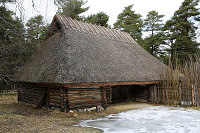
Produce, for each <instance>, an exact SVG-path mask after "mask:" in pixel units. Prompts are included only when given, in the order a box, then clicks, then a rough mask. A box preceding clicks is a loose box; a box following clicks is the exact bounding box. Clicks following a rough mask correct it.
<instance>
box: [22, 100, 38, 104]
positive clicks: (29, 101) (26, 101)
mask: <svg viewBox="0 0 200 133" xmlns="http://www.w3.org/2000/svg"><path fill="white" fill-rule="evenodd" d="M19 101H21V102H25V103H30V104H35V105H36V104H37V102H34V101H31V100H29V99H19Z"/></svg>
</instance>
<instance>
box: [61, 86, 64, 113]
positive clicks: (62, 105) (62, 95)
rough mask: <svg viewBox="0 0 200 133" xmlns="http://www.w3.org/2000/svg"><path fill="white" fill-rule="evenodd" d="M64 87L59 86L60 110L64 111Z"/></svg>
mask: <svg viewBox="0 0 200 133" xmlns="http://www.w3.org/2000/svg"><path fill="white" fill-rule="evenodd" d="M64 99H65V98H64V88H63V87H62V88H60V111H61V112H64V111H65V102H64Z"/></svg>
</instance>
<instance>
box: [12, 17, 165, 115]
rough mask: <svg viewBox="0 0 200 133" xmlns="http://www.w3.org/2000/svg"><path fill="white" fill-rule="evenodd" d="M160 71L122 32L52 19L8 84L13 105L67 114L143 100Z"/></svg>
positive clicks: (137, 45)
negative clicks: (44, 35) (14, 89)
mask: <svg viewBox="0 0 200 133" xmlns="http://www.w3.org/2000/svg"><path fill="white" fill-rule="evenodd" d="M165 67H166V66H165V65H164V64H163V63H162V62H160V61H159V60H158V59H156V58H155V57H153V56H152V55H151V54H149V53H148V52H147V51H146V50H144V49H143V48H142V47H141V46H140V45H139V44H137V43H136V41H135V40H134V39H133V38H132V37H131V36H130V35H129V34H128V33H126V32H122V31H118V30H115V29H110V28H105V27H102V26H97V25H94V24H90V23H85V22H82V21H77V20H73V19H71V18H70V17H65V16H61V15H55V16H54V18H53V21H52V23H51V26H50V28H49V31H48V36H47V39H46V40H45V41H44V42H43V43H42V44H41V45H40V47H39V49H38V50H37V52H36V53H35V55H33V56H32V58H31V59H30V60H29V61H28V62H27V63H26V64H25V65H24V66H23V67H21V68H20V69H19V70H18V71H17V72H16V74H15V76H14V79H13V80H14V82H15V83H17V85H18V101H20V102H26V103H31V104H35V105H37V107H38V108H41V107H43V106H44V107H48V108H51V107H56V108H60V110H61V111H69V110H73V109H81V108H89V107H96V106H104V107H106V106H107V104H109V103H115V102H120V101H125V100H128V99H133V98H142V99H145V100H148V97H149V88H150V86H151V85H154V84H157V83H158V82H159V81H160V74H161V73H162V72H163V70H164V68H165Z"/></svg>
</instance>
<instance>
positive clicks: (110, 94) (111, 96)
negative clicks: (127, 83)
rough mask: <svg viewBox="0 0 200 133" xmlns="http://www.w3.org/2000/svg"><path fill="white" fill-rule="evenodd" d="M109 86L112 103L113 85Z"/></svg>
mask: <svg viewBox="0 0 200 133" xmlns="http://www.w3.org/2000/svg"><path fill="white" fill-rule="evenodd" d="M109 88H110V101H109V102H110V103H112V87H111V86H109Z"/></svg>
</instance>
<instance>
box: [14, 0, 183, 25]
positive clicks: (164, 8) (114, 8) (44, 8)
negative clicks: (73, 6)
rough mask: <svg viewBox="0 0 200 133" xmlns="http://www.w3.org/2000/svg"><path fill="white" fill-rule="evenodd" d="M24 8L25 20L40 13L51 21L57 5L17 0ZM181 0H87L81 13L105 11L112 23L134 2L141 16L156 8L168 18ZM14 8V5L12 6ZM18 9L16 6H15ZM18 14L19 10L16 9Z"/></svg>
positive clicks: (49, 0)
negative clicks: (84, 9)
mask: <svg viewBox="0 0 200 133" xmlns="http://www.w3.org/2000/svg"><path fill="white" fill-rule="evenodd" d="M19 1H21V3H22V5H23V7H24V9H21V10H24V11H25V12H24V15H25V20H27V19H28V18H30V17H31V16H35V15H37V14H42V15H43V16H45V19H46V20H48V21H51V19H52V17H53V16H54V15H55V13H56V10H57V7H56V6H55V5H54V2H53V0H33V1H34V7H35V8H33V7H32V5H33V3H32V0H19ZM182 2H183V0H88V2H87V5H86V6H89V7H90V8H89V10H88V11H87V12H85V13H84V14H83V15H86V16H87V15H90V14H94V13H97V12H100V11H103V12H105V13H107V14H108V15H109V16H110V20H109V24H110V25H112V24H113V23H114V22H115V21H116V19H117V15H118V14H119V13H120V12H122V10H123V9H124V7H126V6H128V5H131V4H134V6H133V10H135V11H136V13H139V14H141V15H142V16H143V17H145V16H146V15H147V13H148V12H149V11H151V10H156V11H158V12H159V14H163V15H165V18H164V20H168V19H170V17H172V16H173V13H174V11H175V10H177V9H178V8H179V6H180V5H181V3H182ZM13 8H14V9H15V7H13ZM17 10H18V8H17ZM18 14H19V11H18Z"/></svg>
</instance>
